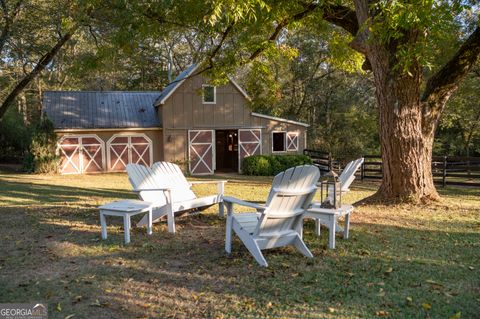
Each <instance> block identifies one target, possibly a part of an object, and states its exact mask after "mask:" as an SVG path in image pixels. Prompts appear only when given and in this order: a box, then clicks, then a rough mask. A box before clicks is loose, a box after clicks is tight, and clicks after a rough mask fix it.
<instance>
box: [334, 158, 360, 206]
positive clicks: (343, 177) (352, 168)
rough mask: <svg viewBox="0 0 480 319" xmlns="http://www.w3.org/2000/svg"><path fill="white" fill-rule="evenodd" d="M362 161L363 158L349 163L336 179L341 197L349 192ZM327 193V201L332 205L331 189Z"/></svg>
mask: <svg viewBox="0 0 480 319" xmlns="http://www.w3.org/2000/svg"><path fill="white" fill-rule="evenodd" d="M363 160H364V159H363V157H361V158H359V159H356V160H354V161H351V162H349V163H348V164H347V165H346V166H345V168H344V169H343V171H342V173H341V174H340V176H339V177H338V179H339V180H340V183H341V191H342V195H343V194H344V193H347V192H349V191H350V185H352V182H353V181H354V180H355V172H356V171H357V170H358V169H359V168H360V166H361V165H362V163H363ZM328 192H329V196H328V199H329V200H330V203H332V204H333V197H331V196H333V195H332V192H333V188H329V190H328Z"/></svg>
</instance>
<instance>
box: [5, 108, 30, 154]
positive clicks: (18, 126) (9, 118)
mask: <svg viewBox="0 0 480 319" xmlns="http://www.w3.org/2000/svg"><path fill="white" fill-rule="evenodd" d="M30 135H31V130H30V128H29V127H27V126H26V125H25V122H24V119H23V116H22V114H20V113H19V112H18V109H17V108H11V109H9V110H8V111H7V113H6V114H5V116H4V117H3V118H2V119H1V121H0V161H2V162H13V163H18V162H19V161H21V159H22V157H23V155H24V153H25V151H26V150H27V149H28V145H29V144H30V140H31V137H30Z"/></svg>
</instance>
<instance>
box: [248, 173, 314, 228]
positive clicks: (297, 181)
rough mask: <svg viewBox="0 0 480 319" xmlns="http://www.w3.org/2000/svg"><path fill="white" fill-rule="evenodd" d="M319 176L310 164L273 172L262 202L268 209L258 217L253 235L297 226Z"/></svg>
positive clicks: (311, 197) (311, 196)
mask: <svg viewBox="0 0 480 319" xmlns="http://www.w3.org/2000/svg"><path fill="white" fill-rule="evenodd" d="M319 177H320V172H319V170H318V168H316V167H315V166H312V165H303V166H297V167H292V168H289V169H287V170H286V171H284V172H282V173H280V174H278V175H277V176H275V178H274V179H273V182H272V189H271V190H270V194H269V196H268V199H267V202H266V204H265V205H266V206H267V209H266V210H265V211H264V213H263V214H262V216H261V217H260V221H259V223H258V226H257V229H256V230H255V232H254V235H257V236H261V235H266V234H274V233H281V232H284V231H289V230H294V229H296V227H297V225H298V222H299V221H300V220H301V218H302V214H303V212H304V209H305V208H306V207H307V206H308V205H309V204H310V202H311V201H312V199H313V196H314V195H315V191H316V187H315V185H316V183H317V182H318V179H319Z"/></svg>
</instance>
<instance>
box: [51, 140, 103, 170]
mask: <svg viewBox="0 0 480 319" xmlns="http://www.w3.org/2000/svg"><path fill="white" fill-rule="evenodd" d="M58 150H59V153H60V157H61V162H60V173H61V174H83V173H98V172H102V171H103V170H104V157H105V154H104V147H103V141H102V140H101V139H99V138H98V136H96V135H78V136H64V137H63V138H61V139H60V141H59V142H58Z"/></svg>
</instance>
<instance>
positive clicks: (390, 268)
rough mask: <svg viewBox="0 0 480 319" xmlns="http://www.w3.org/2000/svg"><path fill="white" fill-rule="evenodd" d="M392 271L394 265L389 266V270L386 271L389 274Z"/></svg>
mask: <svg viewBox="0 0 480 319" xmlns="http://www.w3.org/2000/svg"><path fill="white" fill-rule="evenodd" d="M392 271H393V268H392V267H389V268H387V270H385V273H386V274H389V273H391V272H392Z"/></svg>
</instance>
